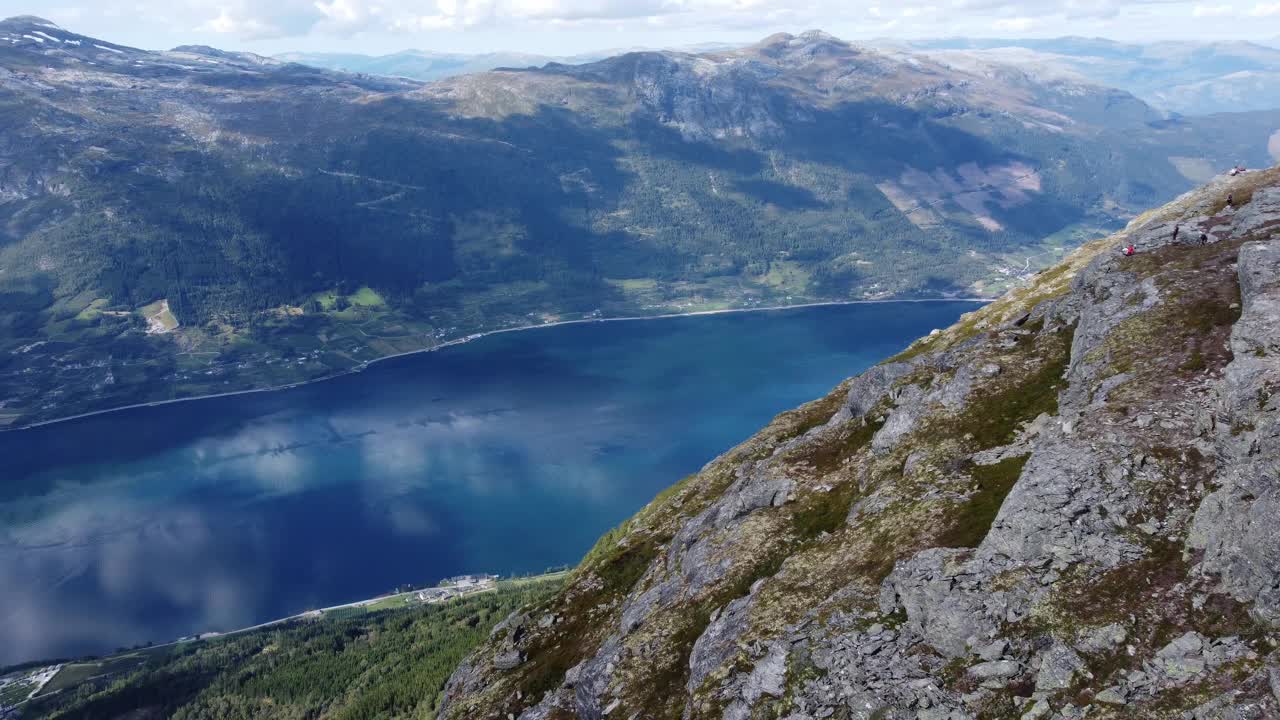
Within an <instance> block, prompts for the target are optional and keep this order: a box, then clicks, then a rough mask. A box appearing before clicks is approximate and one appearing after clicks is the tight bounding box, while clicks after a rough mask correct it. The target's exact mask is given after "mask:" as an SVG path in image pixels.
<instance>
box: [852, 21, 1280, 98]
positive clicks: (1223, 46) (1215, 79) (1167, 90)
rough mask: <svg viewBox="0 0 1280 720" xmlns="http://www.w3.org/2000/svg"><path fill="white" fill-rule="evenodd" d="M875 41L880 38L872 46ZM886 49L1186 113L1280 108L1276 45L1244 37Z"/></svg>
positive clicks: (955, 43) (922, 44)
mask: <svg viewBox="0 0 1280 720" xmlns="http://www.w3.org/2000/svg"><path fill="white" fill-rule="evenodd" d="M877 44H881V43H877ZM882 44H883V45H885V46H894V45H897V46H904V47H908V48H911V49H912V50H917V51H919V50H932V51H942V54H940V55H939V57H940V58H944V59H945V58H946V57H948V56H949V55H953V54H974V55H977V56H980V57H984V58H987V59H990V60H994V61H1005V62H1017V63H1019V64H1021V65H1023V66H1025V67H1027V68H1029V69H1032V71H1036V70H1037V69H1038V70H1039V71H1041V72H1047V73H1050V74H1054V73H1058V74H1060V73H1073V74H1075V75H1077V76H1078V77H1080V78H1082V79H1088V80H1089V81H1091V82H1096V83H1099V84H1102V85H1107V86H1110V87H1116V88H1121V89H1123V90H1127V91H1128V92H1131V93H1133V94H1134V95H1137V96H1138V97H1140V98H1142V99H1143V100H1145V101H1146V102H1148V103H1151V104H1152V105H1154V106H1156V107H1158V108H1161V109H1164V110H1169V111H1173V112H1178V113H1182V114H1185V115H1205V114H1210V113H1217V112H1243V111H1250V110H1274V109H1276V108H1280V49H1277V48H1274V47H1269V46H1266V45H1260V44H1257V43H1250V42H1192V41H1176V42H1174V41H1170V42H1153V43H1121V42H1115V41H1113V40H1106V39H1103V38H1080V37H1062V38H1053V39H990V38H944V39H937V40H922V41H914V42H909V43H898V42H895V41H885V42H884V43H882Z"/></svg>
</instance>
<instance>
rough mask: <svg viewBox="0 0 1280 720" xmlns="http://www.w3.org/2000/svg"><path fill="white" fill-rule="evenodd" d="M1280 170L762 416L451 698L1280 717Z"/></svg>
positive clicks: (565, 707)
mask: <svg viewBox="0 0 1280 720" xmlns="http://www.w3.org/2000/svg"><path fill="white" fill-rule="evenodd" d="M779 42H783V41H781V40H780V41H779ZM788 42H789V41H788ZM779 52H785V49H783V48H781V47H780V48H779ZM818 55H819V56H820V53H818ZM1278 184H1280V171H1267V172H1265V173H1256V174H1251V175H1250V174H1246V175H1245V176H1242V177H1240V178H1233V179H1229V180H1219V181H1216V182H1215V183H1213V184H1211V185H1210V186H1208V187H1207V188H1205V189H1203V190H1201V191H1199V192H1197V193H1192V194H1189V195H1187V196H1184V197H1183V198H1180V199H1179V200H1178V201H1177V202H1175V203H1174V204H1172V205H1170V206H1168V207H1166V208H1163V209H1161V210H1159V211H1155V212H1152V213H1148V214H1147V215H1144V216H1142V217H1140V218H1138V219H1137V220H1135V221H1134V222H1133V223H1132V224H1131V225H1130V226H1129V227H1128V228H1127V229H1126V230H1124V231H1123V232H1121V233H1120V234H1118V235H1117V236H1115V237H1112V238H1109V239H1107V240H1105V241H1099V242H1096V243H1093V244H1090V245H1086V246H1085V247H1084V248H1082V249H1081V250H1079V251H1078V252H1077V253H1076V254H1074V255H1073V256H1071V257H1070V258H1068V259H1067V261H1065V262H1064V264H1063V265H1062V266H1060V267H1058V268H1054V269H1052V270H1050V271H1047V272H1046V273H1043V274H1042V275H1041V276H1040V277H1039V278H1038V279H1037V280H1036V281H1035V282H1033V283H1031V284H1030V285H1028V286H1027V287H1025V288H1021V289H1019V290H1017V291H1014V292H1012V293H1010V294H1009V295H1008V296H1006V297H1005V298H1002V299H1001V300H998V301H996V302H994V303H992V304H991V305H989V306H987V307H985V308H984V309H982V310H980V311H978V312H977V313H974V314H973V315H972V316H969V317H966V318H965V319H963V320H962V322H961V323H960V324H958V325H957V326H955V327H953V328H950V329H948V330H946V331H943V332H940V333H936V334H933V335H930V336H929V337H927V338H925V339H922V340H920V341H918V342H917V343H916V344H914V345H913V346H912V347H910V348H908V350H907V351H905V352H904V353H902V354H901V355H900V356H898V357H897V358H894V359H891V360H890V361H887V362H886V363H884V364H882V365H879V366H877V367H876V368H873V369H871V370H869V371H868V372H866V373H864V374H862V375H860V376H859V377H857V378H853V379H851V380H849V381H846V382H845V383H842V384H841V386H840V387H838V388H836V389H835V391H833V392H832V393H831V394H830V395H829V396H828V397H826V398H824V399H821V400H818V401H815V402H814V403H810V404H809V405H806V406H804V407H802V408H799V409H797V410H795V411H792V412H789V413H784V414H782V415H780V416H779V417H778V418H777V419H776V420H775V421H774V422H773V423H771V424H770V425H769V426H768V427H767V428H765V429H764V430H762V431H761V433H760V434H758V435H757V436H756V437H754V438H752V439H751V440H749V441H747V442H746V443H744V444H743V445H741V446H739V447H738V448H735V449H734V450H733V451H731V452H729V453H727V454H726V455H724V456H723V457H721V458H719V459H717V460H716V461H714V462H712V463H710V464H709V465H708V466H707V467H706V468H705V469H704V470H703V471H702V473H700V474H699V475H698V476H696V477H694V478H692V479H690V480H688V481H686V482H685V483H682V484H681V485H679V486H677V487H676V488H674V489H673V490H671V491H669V492H668V493H664V495H663V496H661V497H660V498H659V499H658V500H656V501H655V502H654V503H653V504H652V505H650V506H649V507H647V508H645V510H643V511H642V512H641V513H639V514H638V515H637V516H636V517H635V518H634V519H633V520H632V521H630V522H629V523H628V524H627V525H626V526H624V528H623V529H622V531H621V532H620V533H619V534H618V535H617V536H616V537H615V536H610V537H607V538H605V539H604V540H602V543H601V545H600V546H598V547H597V548H596V549H594V550H593V551H592V552H591V554H589V555H588V557H587V558H586V559H585V560H584V561H583V564H582V566H581V567H580V568H579V569H578V571H577V573H576V575H575V577H574V579H573V580H572V581H571V582H570V583H569V586H568V587H567V588H566V590H565V591H564V594H563V595H562V596H561V597H559V598H557V599H555V600H553V601H550V602H549V603H548V604H547V606H546V607H540V608H533V609H531V610H530V611H529V613H528V616H529V617H541V616H542V615H543V614H546V613H555V614H556V616H557V617H559V618H562V621H561V622H559V623H556V624H554V625H550V626H547V627H541V626H534V625H533V624H530V623H528V622H527V621H526V622H520V621H518V620H515V621H512V622H509V623H507V625H506V626H505V627H504V629H503V630H502V631H501V632H498V633H495V638H494V640H492V641H491V642H490V643H489V644H488V645H486V646H485V647H483V648H482V649H481V650H479V651H478V652H477V654H476V655H475V656H473V657H472V658H471V659H470V660H469V661H468V662H467V663H466V664H465V665H464V666H463V667H462V668H460V669H459V671H458V673H457V674H456V675H455V677H454V680H453V681H452V682H451V683H450V686H449V688H448V690H447V692H446V698H445V705H444V709H443V711H442V717H444V718H464V717H465V718H473V717H474V718H502V717H513V718H521V719H523V720H528V719H531V718H553V717H554V718H564V717H578V718H605V717H609V718H612V717H622V718H633V717H634V718H647V717H681V718H687V719H690V720H692V719H694V718H735V719H742V720H747V719H749V718H760V717H779V718H788V719H789V720H800V719H806V720H807V719H811V718H829V717H835V718H860V719H863V720H870V719H871V718H876V719H878V720H884V719H894V720H896V719H903V720H906V719H911V720H919V719H922V718H928V719H946V720H958V719H960V718H1009V717H1015V718H1024V719H1027V718H1032V719H1034V718H1085V717H1088V718H1130V717H1141V718H1179V719H1181V718H1192V719H1197V718H1200V719H1209V718H1213V719H1218V718H1270V717H1280V670H1277V668H1280V659H1278V658H1280V653H1278V652H1277V651H1276V650H1275V648H1276V647H1277V645H1280V638H1278V637H1277V634H1276V630H1277V623H1280V530H1277V528H1280V467H1277V463H1280V425H1277V411H1278V410H1280V398H1277V397H1275V395H1276V393H1277V392H1280V249H1278V248H1280V245H1277V244H1275V242H1276V239H1277V238H1273V237H1272V233H1273V232H1275V231H1280V188H1277V185H1278ZM1228 193H1232V194H1233V195H1234V198H1235V199H1236V200H1237V202H1236V207H1229V206H1227V204H1226V202H1225V198H1226V195H1227V194H1228ZM1242 198H1248V201H1247V202H1243V201H1241V199H1242ZM1175 226H1177V227H1180V228H1181V230H1180V232H1179V237H1178V239H1177V240H1175V239H1174V238H1173V234H1172V228H1173V227H1175ZM1201 229H1203V230H1205V231H1206V234H1209V233H1210V231H1211V233H1212V241H1211V242H1209V243H1207V244H1201V243H1199V241H1198V240H1199V234H1200V231H1201ZM1130 242H1132V243H1134V244H1135V245H1137V246H1138V247H1139V248H1140V252H1139V253H1138V254H1137V255H1135V256H1133V257H1124V256H1122V255H1120V254H1119V253H1118V252H1117V248H1118V247H1120V246H1121V245H1122V244H1128V243H1130ZM516 627H519V628H520V629H521V630H520V632H518V633H517V632H515V631H514V628H516ZM566 628H567V629H566ZM513 653H515V654H513ZM513 658H517V659H520V662H519V663H518V664H514V663H513V662H512V659H513Z"/></svg>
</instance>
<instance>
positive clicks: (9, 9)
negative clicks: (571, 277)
mask: <svg viewBox="0 0 1280 720" xmlns="http://www.w3.org/2000/svg"><path fill="white" fill-rule="evenodd" d="M20 14H36V15H40V16H42V17H45V18H47V19H49V20H52V21H54V22H56V23H58V24H60V25H62V26H63V27H65V28H66V29H68V30H73V31H76V32H80V33H83V34H86V35H93V36H97V37H101V38H104V39H108V40H112V41H115V42H119V43H123V44H128V45H134V46H138V47H143V48H148V49H166V48H169V47H173V46H175V45H181V44H191V43H200V44H207V45H214V46H217V47H222V48H226V49H235V50H250V51H254V52H260V53H268V54H269V53H277V52H284V51H289V50H306V51H331V52H359V53H370V54H381V53H388V52H394V51H397V50H402V49H406V48H419V49H425V50H439V51H453V52H486V51H493V50H504V51H521V52H530V53H540V54H548V55H566V54H573V53H578V52H587V51H594V50H601V49H611V48H626V47H673V46H681V45H688V44H693V43H701V42H748V41H753V40H756V39H759V38H761V37H763V36H765V35H768V34H770V33H773V32H779V31H787V32H800V31H803V30H806V29H810V28H820V29H823V30H826V31H827V32H830V33H833V34H835V35H839V36H841V37H844V38H848V39H853V40H857V39H866V38H872V37H904V38H906V37H938V36H951V35H968V36H982V37H992V36H998V37H1037V36H1039V37H1048V36H1058V35H1086V36H1102V37H1110V38H1113V39H1117V40H1126V41H1148V40H1166V39H1191V40H1237V39H1248V40H1257V41H1271V40H1274V39H1275V38H1277V36H1280V0H1261V1H1260V2H1259V1H1257V0H1247V1H1244V0H1232V1H1222V2H1219V1H1218V0H1206V1H1205V2H1183V1H1181V0H1143V1H1140V2H1117V1H1115V0H1070V1H1069V2H1001V1H1000V0H895V1H893V2H883V1H881V0H847V1H845V0H810V1H809V2H807V3H800V4H797V3H795V2H794V1H791V0H39V1H38V2H33V1H32V0H0V16H10V15H20Z"/></svg>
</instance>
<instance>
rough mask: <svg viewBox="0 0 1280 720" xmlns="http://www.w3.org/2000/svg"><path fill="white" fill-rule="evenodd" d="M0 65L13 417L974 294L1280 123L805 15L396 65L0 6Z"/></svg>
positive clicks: (7, 411) (3, 275) (5, 412)
mask: <svg viewBox="0 0 1280 720" xmlns="http://www.w3.org/2000/svg"><path fill="white" fill-rule="evenodd" d="M36 31H39V32H40V33H44V34H45V35H48V36H49V37H48V38H45V37H44V36H43V35H35V34H34V33H35V32H36ZM27 36H31V37H38V38H41V40H39V41H36V40H31V39H30V38H29V37H27ZM975 63H976V64H975ZM0 68H3V71H4V72H3V74H2V75H0V106H2V107H3V108H5V112H6V117H7V118H8V122H9V123H10V125H9V126H8V130H7V131H6V134H5V141H4V143H3V144H2V145H0V169H2V170H0V269H2V270H0V300H2V301H3V303H2V305H0V308H3V311H2V312H0V422H3V423H4V424H5V425H6V426H7V427H15V428H16V427H22V426H26V425H30V424H33V423H38V422H43V421H48V420H52V419H57V418H60V417H68V416H73V415H78V414H81V413H85V412H92V411H96V410H101V409H108V408H113V407H123V406H129V405H136V404H140V403H151V402H157V401H165V400H172V399H178V398H185V397H194V396H200V395H211V394H220V393H226V392H237V391H242V390H251V389H264V388H269V387H279V386H289V385H293V384H296V383H299V382H305V381H309V380H313V379H316V378H321V377H329V376H332V375H334V374H339V373H343V372H347V371H350V370H352V369H356V368H360V367H363V366H364V365H365V363H367V362H370V361H372V360H374V359H377V358H381V357H386V356H389V355H395V354H399V353H403V352H410V351H415V350H422V349H429V348H432V347H436V346H439V345H441V344H444V343H447V342H450V341H453V340H457V339H461V338H466V337H469V336H471V335H475V334H478V333H483V332H488V331H492V330H496V329H505V328H513V327H522V326H528V325H538V324H543V323H544V322H555V321H557V320H567V319H583V318H592V317H630V316H639V315H665V314H672V313H680V312H690V311H700V310H710V309H743V308H755V307H768V306H786V305H799V304H807V303H812V302H835V301H849V300H864V299H908V298H947V297H971V296H974V297H994V296H995V295H997V294H999V293H1000V292H1002V291H1003V290H1004V289H1006V288H1008V287H1011V286H1013V285H1014V284H1016V283H1017V282H1019V281H1020V280H1021V279H1024V278H1026V277H1027V276H1029V275H1030V274H1031V273H1034V272H1035V271H1036V270H1037V269H1039V268H1041V267H1044V266H1046V265H1048V264H1050V263H1052V262H1053V261H1055V260H1056V259H1057V258H1059V257H1061V256H1062V253H1065V252H1066V251H1068V250H1069V249H1070V248H1072V247H1074V246H1076V245H1078V244H1079V243H1080V242H1083V241H1085V240H1088V239H1090V238H1094V237H1098V236H1099V235H1101V234H1103V233H1105V232H1107V231H1109V230H1113V229H1115V228H1116V227H1118V226H1119V224H1121V223H1123V222H1124V221H1125V220H1126V219H1127V218H1128V217H1130V216H1131V215H1132V214H1133V213H1134V212H1137V211H1138V210H1140V209H1141V208H1143V207H1146V206H1148V205H1150V204H1152V203H1155V202H1159V201H1162V200H1166V199H1168V198H1170V197H1172V196H1173V195H1175V194H1177V193H1178V192H1181V191H1184V190H1186V189H1188V188H1189V187H1191V186H1192V184H1193V183H1194V182H1198V181H1199V178H1200V177H1201V175H1202V173H1203V172H1204V171H1205V168H1208V169H1209V170H1210V171H1214V172H1216V171H1219V170H1221V169H1223V168H1227V167H1231V166H1233V165H1234V164H1236V163H1239V162H1245V163H1247V164H1250V165H1258V164H1263V163H1266V162H1269V158H1270V155H1269V152H1270V151H1269V149H1268V142H1269V138H1270V137H1271V136H1272V135H1273V134H1274V133H1275V131H1276V130H1277V129H1280V114H1278V113H1274V112H1267V111H1259V112H1255V113H1237V114H1231V115H1217V116H1208V117H1203V118H1201V117H1196V118H1179V117H1166V116H1164V115H1163V114H1161V113H1160V112H1158V111H1156V110H1154V109H1152V108H1151V107H1149V106H1147V105H1145V104H1144V103H1142V102H1141V101H1139V100H1138V99H1137V98H1134V97H1133V96H1131V95H1127V94H1125V93H1123V92H1120V91H1115V90H1110V89H1106V88H1101V87H1098V86H1093V85H1089V84H1087V83H1083V82H1080V81H1078V80H1064V79H1060V78H1050V79H1043V78H1039V77H1036V76H1034V75H1032V74H1029V73H1025V72H1022V71H1020V70H1019V69H1018V68H1016V67H1015V66H1012V65H1005V64H1000V63H998V62H994V61H989V60H979V61H971V62H969V63H968V64H966V65H964V66H961V65H958V64H945V63H941V62H937V61H934V60H931V59H929V57H928V56H926V55H921V56H920V57H915V56H909V55H904V54H902V53H901V52H898V51H895V52H893V53H881V52H879V51H876V50H873V49H869V48H864V47H860V46H857V45H853V44H850V43H847V42H844V41H842V40H839V39H838V38H834V37H832V36H829V35H825V34H823V33H818V32H812V33H805V34H803V35H794V36H793V35H778V36H773V37H770V38H766V39H765V40H763V41H761V42H759V43H757V44H754V45H750V46H748V47H744V48H740V49H717V50H712V51H706V52H701V53H684V52H637V53H629V54H625V55H621V56H618V57H611V58H607V59H603V60H599V61H597V62H593V63H588V64H583V65H574V66H570V65H556V64H550V65H547V66H545V67H543V68H537V69H523V70H495V71H490V72H485V73H479V74H471V75H464V76H459V77H454V78H448V79H445V80H441V81H438V82H432V83H422V82H418V81H414V80H407V79H403V78H391V77H377V76H371V75H353V74H348V73H341V72H335V71H329V70H321V69H316V68H309V67H304V66H301V65H297V64H290V63H286V62H281V61H277V60H271V59H269V58H261V57H258V56H251V55H246V54H237V53H227V52H221V51H217V50H214V49H211V48H207V47H202V46H184V47H179V48H176V49H174V50H173V51H169V52H151V51H142V50H137V49H134V48H129V47H126V46H121V45H115V44H112V43H111V42H109V41H108V40H103V39H98V38H92V37H88V36H84V35H79V34H76V33H75V32H73V31H70V30H66V29H63V28H59V27H57V26H56V25H53V24H52V23H48V22H47V21H41V20H39V19H31V18H15V19H11V20H8V21H5V22H3V23H0ZM1104 148H1105V150H1104ZM1175 160H1176V162H1175ZM161 306H163V307H164V308H166V309H167V313H164V314H161V313H159V312H158V311H151V310H149V309H151V308H160V307H161Z"/></svg>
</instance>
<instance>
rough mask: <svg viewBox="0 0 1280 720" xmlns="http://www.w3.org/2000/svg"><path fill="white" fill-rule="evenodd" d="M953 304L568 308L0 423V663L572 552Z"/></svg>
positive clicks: (219, 624)
mask: <svg viewBox="0 0 1280 720" xmlns="http://www.w3.org/2000/svg"><path fill="white" fill-rule="evenodd" d="M974 307H975V305H974V304H972V303H965V302H936V303H933V302H930V303H890V304H870V305H849V306H828V307H814V308H803V309H793V310H785V311H769V312H757V313H741V314H723V315H710V316H698V317H683V318H671V319H661V320H645V321H627V322H608V323H589V324H580V325H565V326H558V327H551V328H542V329H537V330H533V331H529V332H517V333H503V334H497V335H492V336H488V337H485V338H482V339H480V340H477V341H475V342H472V343H468V344H465V345H459V346H454V347H450V348H447V349H444V350H441V351H439V352H434V353H425V354H420V355H414V356H408V357H403V358H396V359H392V360H389V361H386V362H383V363H379V364H376V365H374V366H373V367H371V368H370V369H369V370H367V371H366V372H364V373H361V374H358V375H351V376H346V377H342V378H339V379H336V380H332V381H328V382H323V383H316V384H312V385H307V386H303V387H299V388H295V389H292V390H288V391H283V392H275V393H256V394H247V395H239V396H233V397H225V398H214V399H208V400H200V401H195V402H186V403H177V404H172V405H163V406H158V407H150V408H139V409H135V410H126V411H122V412H118V413H110V414H105V415H98V416H94V417H88V418H83V419H79V420H74V421H70V422H65V423H57V424H53V425H48V426H44V427H38V428H33V429H29V430H21V431H14V432H8V433H2V434H0V458H3V462H2V463H0V467H3V468H4V470H3V472H2V473H0V475H2V479H3V482H2V483H0V639H2V641H0V664H5V663H12V662H20V661H25V660H29V659H33V658H42V657H56V656H71V655H79V654H82V653H100V652H104V651H108V650H111V649H114V648H116V647H117V646H126V645H133V644H136V643H141V642H146V641H156V642H162V641H167V640H171V639H173V638H176V637H178V636H181V635H187V634H191V633H195V632H202V631H211V630H229V629H234V628H237V627H242V626H245V625H249V624H253V623H256V622H261V621H263V620H267V619H271V618H274V617H279V616H282V615H287V614H291V613H294V612H299V611H302V610H306V609H309V608H313V607H322V606H327V605H333V604H336V603H341V602H348V601H352V600H357V599H360V598H364V597H370V596H372V595H376V594H378V593H380V592H384V591H387V590H389V589H390V588H392V587H393V586H395V585H397V584H401V583H407V582H412V583H424V582H434V581H435V580H438V579H439V578H441V577H444V576H448V575H452V574H458V573H463V572H495V573H503V574H508V573H523V572H531V571H540V570H543V569H545V568H547V567H548V566H553V565H558V564H564V563H573V562H576V561H577V560H578V558H580V557H581V556H582V554H583V553H584V552H585V551H586V550H587V549H588V548H589V547H590V546H591V544H592V543H593V542H594V540H595V539H596V537H598V536H599V535H600V534H601V533H602V532H603V531H605V530H606V529H608V528H609V527H611V526H613V525H615V524H617V523H618V522H620V521H621V520H623V519H625V518H626V517H627V516H629V515H630V514H632V513H633V512H635V511H636V510H637V509H639V508H640V507H641V506H643V505H644V503H646V502H647V501H648V500H649V499H651V498H652V497H653V496H654V495H655V494H656V493H657V492H658V491H660V490H661V489H662V488H664V487H666V486H667V485H669V484H671V483H672V482H674V481H676V480H678V479H680V478H681V477H683V476H684V475H687V474H689V473H691V472H694V471H696V470H697V469H698V468H700V467H701V466H702V465H703V464H704V463H706V462H707V461H708V460H710V459H712V458H713V457H715V456H716V455H717V454H719V453H721V452H723V451H724V450H727V449H728V448H729V447H731V446H733V445H734V444H736V443H737V442H739V441H741V440H743V439H745V438H746V437H748V436H749V435H750V434H751V433H752V432H754V431H755V430H757V429H759V428H760V427H761V426H763V425H764V424H765V423H767V422H768V420H769V419H770V418H771V417H772V416H773V415H775V414H777V413H778V412H780V411H782V410H786V409H789V408H791V407H794V406H796V405H798V404H800V403H802V402H805V401H808V400H811V399H814V398H816V397H818V396H820V395H822V394H824V393H825V392H827V391H828V390H829V389H830V388H831V387H832V386H834V385H835V384H836V383H838V382H839V381H840V380H842V379H843V378H845V377H848V376H849V375H852V374H854V373H856V372H858V371H860V370H862V369H864V368H866V367H867V366H869V365H871V364H873V363H875V362H877V361H879V360H880V359H883V358H884V357H887V356H889V355H891V354H892V353H894V352H896V351H898V350H899V349H901V348H902V347H904V346H905V345H906V344H907V343H908V342H909V341H910V340H912V339H914V338H915V337H918V336H919V335H921V334H924V333H927V332H929V330H930V329H932V328H935V327H945V326H946V325H949V324H951V323H952V322H953V321H954V320H955V319H956V318H957V317H958V316H959V315H960V314H961V313H963V312H966V311H968V310H971V309H973V308H974Z"/></svg>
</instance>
